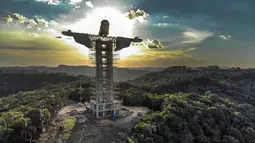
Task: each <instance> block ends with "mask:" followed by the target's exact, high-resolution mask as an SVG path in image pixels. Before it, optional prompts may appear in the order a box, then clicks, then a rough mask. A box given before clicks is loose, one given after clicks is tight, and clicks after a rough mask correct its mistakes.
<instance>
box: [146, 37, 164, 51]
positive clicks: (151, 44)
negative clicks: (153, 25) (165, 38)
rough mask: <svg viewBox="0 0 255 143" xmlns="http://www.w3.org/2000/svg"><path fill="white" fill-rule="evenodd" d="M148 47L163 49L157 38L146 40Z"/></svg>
mask: <svg viewBox="0 0 255 143" xmlns="http://www.w3.org/2000/svg"><path fill="white" fill-rule="evenodd" d="M147 45H148V48H150V49H163V48H164V46H163V45H162V44H161V43H160V41H159V40H156V39H154V40H152V41H148V44H147Z"/></svg>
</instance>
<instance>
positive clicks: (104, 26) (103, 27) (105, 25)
mask: <svg viewBox="0 0 255 143" xmlns="http://www.w3.org/2000/svg"><path fill="white" fill-rule="evenodd" d="M101 26H102V29H103V30H104V31H108V30H109V27H110V23H109V21H107V20H102V22H101Z"/></svg>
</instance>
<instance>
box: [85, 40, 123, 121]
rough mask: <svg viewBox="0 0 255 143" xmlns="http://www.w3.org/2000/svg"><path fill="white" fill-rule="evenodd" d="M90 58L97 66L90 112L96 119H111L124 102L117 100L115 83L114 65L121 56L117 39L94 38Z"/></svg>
mask: <svg viewBox="0 0 255 143" xmlns="http://www.w3.org/2000/svg"><path fill="white" fill-rule="evenodd" d="M91 39H92V42H91V43H92V47H93V48H92V49H91V51H90V54H89V57H90V60H91V62H92V64H94V65H95V73H96V79H95V92H94V93H95V96H92V97H91V98H90V110H91V113H92V115H93V116H95V117H96V118H98V119H100V118H106V117H111V115H112V114H119V110H120V108H121V104H122V102H121V101H119V100H116V98H115V96H114V95H115V94H116V92H114V82H113V70H114V65H116V64H117V63H118V59H119V55H118V53H117V52H115V51H114V50H115V48H116V39H115V38H113V37H110V38H108V39H107V37H100V36H94V37H91Z"/></svg>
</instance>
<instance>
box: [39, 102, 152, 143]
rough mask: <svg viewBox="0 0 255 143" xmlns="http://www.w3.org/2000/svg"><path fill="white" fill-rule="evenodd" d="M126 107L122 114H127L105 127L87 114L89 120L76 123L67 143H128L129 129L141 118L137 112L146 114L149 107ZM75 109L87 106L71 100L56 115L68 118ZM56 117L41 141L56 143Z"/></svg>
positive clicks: (41, 142) (40, 142) (42, 142)
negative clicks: (69, 113)
mask: <svg viewBox="0 0 255 143" xmlns="http://www.w3.org/2000/svg"><path fill="white" fill-rule="evenodd" d="M124 108H126V109H128V110H129V111H121V115H123V116H124V115H125V117H119V118H117V119H116V120H115V122H113V124H111V125H106V126H103V127H100V126H98V125H97V122H96V120H95V119H92V117H91V116H90V115H86V117H87V119H88V121H86V122H85V123H76V124H75V127H74V128H73V130H72V133H71V136H70V137H69V139H68V141H67V143H126V136H127V133H128V131H129V130H130V129H131V128H132V127H133V126H134V125H135V124H136V123H137V122H139V120H140V118H139V117H138V116H137V113H138V112H141V113H143V114H145V113H146V112H148V111H149V109H147V108H145V107H124ZM74 109H76V110H77V111H82V110H85V109H86V108H85V107H84V106H81V105H79V104H77V103H75V102H73V101H69V102H68V105H67V106H65V107H63V108H62V109H60V111H59V112H58V113H57V115H56V116H55V117H57V116H62V117H63V118H67V117H68V116H69V115H68V114H67V113H68V112H70V111H71V110H74ZM130 111H132V112H133V113H131V112H130ZM55 119H56V118H54V121H53V122H52V124H53V125H51V126H50V127H49V128H48V130H47V131H46V132H45V133H43V134H42V135H41V138H40V139H39V140H40V141H39V143H54V142H55V141H56V140H55V141H54V137H55V135H56V133H55V132H57V129H56V128H55V126H54V124H55Z"/></svg>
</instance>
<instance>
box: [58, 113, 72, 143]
mask: <svg viewBox="0 0 255 143" xmlns="http://www.w3.org/2000/svg"><path fill="white" fill-rule="evenodd" d="M75 122H76V118H75V117H74V116H72V117H69V118H67V119H65V120H63V121H61V122H60V123H59V124H58V126H59V127H60V126H64V127H65V128H64V130H63V131H62V132H61V140H62V141H63V142H64V143H65V142H67V140H68V138H69V137H70V135H71V133H72V130H73V128H74V125H75Z"/></svg>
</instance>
